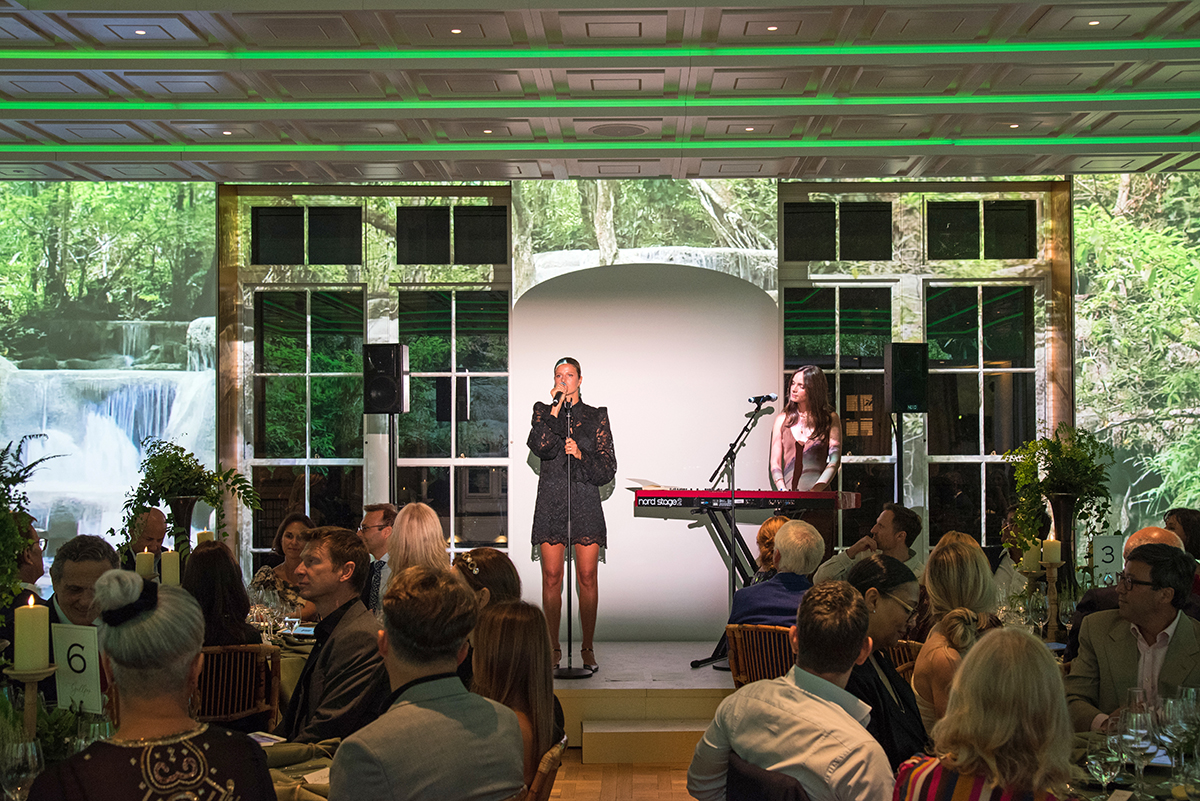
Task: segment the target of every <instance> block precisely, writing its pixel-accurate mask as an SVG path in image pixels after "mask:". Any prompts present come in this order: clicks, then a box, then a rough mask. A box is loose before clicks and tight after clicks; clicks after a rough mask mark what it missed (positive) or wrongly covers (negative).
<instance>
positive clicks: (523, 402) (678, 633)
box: [509, 265, 781, 656]
mask: <svg viewBox="0 0 1200 801" xmlns="http://www.w3.org/2000/svg"><path fill="white" fill-rule="evenodd" d="M512 319H513V321H512V348H511V350H510V353H511V371H512V377H511V384H510V386H511V395H510V398H511V400H510V404H511V414H512V417H511V419H512V421H513V425H512V431H513V437H514V441H513V443H512V451H511V452H512V456H513V468H512V471H513V472H512V475H511V476H510V480H509V531H510V534H511V536H510V548H511V553H512V556H513V559H514V561H515V562H516V564H517V568H518V570H519V571H520V573H521V580H522V582H523V585H524V590H525V597H526V599H527V600H529V601H531V602H535V603H538V604H539V605H540V604H541V577H540V573H539V568H538V563H536V562H533V561H531V559H530V552H531V549H530V546H529V530H530V526H531V523H532V518H533V504H534V498H535V496H536V494H537V475H536V474H535V473H534V471H533V469H532V467H531V466H530V465H529V464H528V461H529V460H530V459H531V458H532V457H531V455H530V453H529V449H528V448H527V447H526V446H525V437H526V436H527V435H528V431H529V428H528V425H529V422H528V421H529V419H530V414H531V411H532V407H533V403H534V401H536V400H544V399H545V398H546V396H547V390H548V388H549V387H550V385H551V379H552V372H553V367H554V363H555V362H556V361H557V360H558V359H559V358H561V357H563V356H573V357H575V358H576V359H578V360H579V361H580V363H581V365H582V367H583V379H584V380H583V386H582V392H583V397H584V399H585V400H586V401H587V402H588V403H589V404H592V405H600V406H607V407H608V411H609V416H610V419H611V422H612V430H613V442H614V445H615V447H616V453H617V479H616V484H615V487H614V488H613V490H612V494H611V496H610V497H608V499H607V500H605V502H604V514H605V519H606V521H607V524H608V550H607V563H606V564H603V565H601V566H600V615H599V623H598V626H597V635H596V637H597V639H598V640H602V641H603V640H609V641H613V640H693V639H697V640H704V639H711V640H713V641H714V642H715V641H716V639H717V637H718V636H719V635H720V633H721V631H722V627H723V626H724V623H725V619H726V617H727V596H728V589H727V587H728V573H727V572H726V566H725V563H724V562H723V561H722V560H721V558H720V557H719V555H718V552H717V550H716V547H715V546H714V544H713V543H712V541H711V538H710V535H709V533H708V531H707V529H706V528H703V527H689V526H695V522H694V521H695V518H688V519H672V520H664V519H660V518H654V517H645V516H637V517H635V516H634V509H633V494H632V492H630V491H629V490H628V489H627V488H628V487H633V486H635V483H634V481H633V480H632V479H635V478H637V479H648V480H653V481H656V482H659V483H662V484H669V485H674V486H681V487H706V486H708V483H707V479H708V477H709V475H710V474H711V473H712V471H713V470H714V469H715V468H716V466H717V464H718V462H719V461H720V460H721V457H722V456H723V455H724V453H725V451H726V449H727V448H728V446H729V443H730V442H731V441H732V440H733V438H734V437H735V436H736V435H737V433H738V432H739V431H740V430H741V427H742V426H743V425H744V424H745V420H746V414H747V413H749V412H750V411H751V410H752V409H753V406H751V405H750V404H748V403H747V402H746V398H747V397H749V396H750V395H758V394H762V393H765V392H776V393H778V392H779V391H780V386H779V383H780V378H779V370H780V367H779V365H780V358H781V357H780V354H779V348H780V338H779V322H778V321H779V313H778V307H777V306H776V303H775V301H774V300H773V299H772V298H771V297H770V296H769V295H767V294H766V293H765V292H763V290H761V289H759V288H758V287H755V286H754V285H752V284H750V283H748V282H746V281H743V280H741V279H739V278H735V277H732V276H729V275H725V274H721V273H716V272H713V271H710V270H703V269H698V268H694V267H687V266H679V265H613V266H608V267H596V268H593V269H590V270H584V271H580V272H573V273H569V274H566V275H563V276H561V277H559V278H554V279H552V280H549V281H546V282H544V283H541V284H538V285H537V286H535V287H533V288H532V289H530V290H529V291H528V292H526V293H525V294H523V295H522V296H521V298H520V299H519V300H518V301H517V303H516V306H515V308H514V310H513V318H512ZM776 406H778V404H776ZM770 422H771V417H770V416H766V417H763V418H762V419H760V420H759V422H758V424H757V426H756V428H755V430H754V431H753V432H752V434H751V436H750V438H749V440H748V442H747V445H746V447H745V448H744V449H743V450H742V451H741V453H740V454H739V456H738V463H737V464H738V472H737V475H738V481H737V483H738V486H739V487H742V488H758V487H766V486H767V483H768V482H767V469H766V460H767V450H768V446H769V440H770ZM741 528H742V531H743V536H744V537H746V539H747V542H749V543H751V547H752V548H753V541H754V540H753V538H754V533H755V531H756V530H757V525H756V524H751V523H744V524H743V525H742V526H741ZM755 553H757V550H755ZM565 608H566V607H565V604H564V610H565ZM577 614H578V612H577V610H576V629H575V631H576V642H578V631H579V629H578V616H577ZM563 626H564V631H565V626H566V623H565V615H564V623H563ZM564 636H565V635H564ZM697 656H701V654H698V655H697Z"/></svg>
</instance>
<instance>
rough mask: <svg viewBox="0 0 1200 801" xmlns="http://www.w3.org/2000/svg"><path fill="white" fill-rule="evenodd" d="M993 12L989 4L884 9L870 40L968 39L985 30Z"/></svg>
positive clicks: (973, 38)
mask: <svg viewBox="0 0 1200 801" xmlns="http://www.w3.org/2000/svg"><path fill="white" fill-rule="evenodd" d="M996 13H997V11H996V10H995V9H994V7H992V6H968V5H951V6H942V7H940V8H939V7H933V8H928V7H926V8H912V7H907V8H905V7H900V8H888V9H886V10H885V11H884V12H883V14H882V15H881V17H880V19H879V22H878V23H877V24H876V25H875V29H874V31H873V32H872V36H871V39H872V41H875V42H941V41H947V40H954V41H966V42H970V41H974V40H976V39H977V38H978V37H980V36H981V35H983V34H984V33H985V32H986V30H987V28H988V26H989V24H990V23H991V21H992V18H993V17H994V16H995V14H996Z"/></svg>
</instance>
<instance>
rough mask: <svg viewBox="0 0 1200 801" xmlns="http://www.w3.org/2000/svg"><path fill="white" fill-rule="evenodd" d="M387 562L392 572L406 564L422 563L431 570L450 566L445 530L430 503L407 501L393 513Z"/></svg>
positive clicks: (410, 565) (394, 573) (408, 565)
mask: <svg viewBox="0 0 1200 801" xmlns="http://www.w3.org/2000/svg"><path fill="white" fill-rule="evenodd" d="M388 565H389V566H390V568H391V571H392V576H393V577H394V576H395V575H396V574H397V573H399V572H400V571H401V570H403V569H404V568H406V567H412V566H413V565H424V566H425V567H429V568H433V569H434V570H446V569H448V568H449V567H450V557H448V556H447V555H446V533H445V532H444V531H443V530H442V521H441V519H440V518H439V517H438V515H437V512H435V511H433V507H431V506H429V505H428V504H424V503H419V502H417V503H406V504H405V505H404V506H403V508H401V509H400V514H399V515H397V517H396V525H395V526H394V527H393V531H392V539H391V541H390V542H389V543H388Z"/></svg>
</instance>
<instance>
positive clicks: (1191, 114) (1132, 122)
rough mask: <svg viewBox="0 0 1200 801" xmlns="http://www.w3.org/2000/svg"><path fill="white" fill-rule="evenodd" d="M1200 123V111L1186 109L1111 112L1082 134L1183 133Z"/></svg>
mask: <svg viewBox="0 0 1200 801" xmlns="http://www.w3.org/2000/svg"><path fill="white" fill-rule="evenodd" d="M1198 124H1200V112H1197V111H1194V110H1193V111H1186V112H1178V113H1174V114H1171V113H1161V112H1159V113H1142V114H1137V113H1123V114H1111V115H1108V116H1107V117H1106V118H1105V119H1103V120H1101V121H1099V122H1098V123H1097V124H1095V125H1092V126H1090V130H1089V131H1086V132H1082V133H1081V135H1087V134H1089V133H1091V134H1102V135H1107V136H1112V135H1115V134H1166V133H1182V132H1183V131H1185V130H1187V129H1189V128H1192V127H1194V126H1196V125H1198Z"/></svg>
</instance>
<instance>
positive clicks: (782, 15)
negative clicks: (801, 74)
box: [717, 8, 834, 45]
mask: <svg viewBox="0 0 1200 801" xmlns="http://www.w3.org/2000/svg"><path fill="white" fill-rule="evenodd" d="M833 19H834V12H833V11H832V10H831V9H824V8H814V9H812V10H801V9H795V8H780V9H771V10H764V11H745V10H742V9H728V8H726V9H722V10H721V19H720V22H719V23H718V27H717V41H719V42H720V43H722V44H729V43H733V42H740V43H746V44H748V43H750V42H753V43H754V44H764V45H767V44H776V43H778V44H785V43H786V44H796V43H800V42H807V43H815V42H819V41H821V40H822V39H824V38H826V37H827V36H829V35H830V34H831V33H832V30H831V28H832V25H833ZM772 28H774V30H772Z"/></svg>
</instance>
